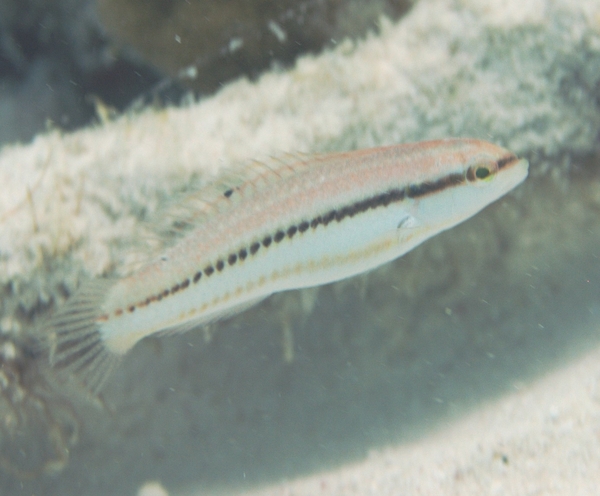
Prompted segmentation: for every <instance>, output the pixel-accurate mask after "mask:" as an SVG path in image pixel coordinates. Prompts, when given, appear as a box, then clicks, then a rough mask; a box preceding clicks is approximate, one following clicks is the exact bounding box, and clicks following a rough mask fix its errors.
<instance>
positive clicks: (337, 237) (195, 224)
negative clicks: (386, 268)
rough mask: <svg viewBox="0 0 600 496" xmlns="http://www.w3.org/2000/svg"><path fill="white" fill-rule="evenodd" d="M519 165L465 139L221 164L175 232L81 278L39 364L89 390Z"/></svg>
mask: <svg viewBox="0 0 600 496" xmlns="http://www.w3.org/2000/svg"><path fill="white" fill-rule="evenodd" d="M527 171H528V163H527V161H526V160H524V159H519V158H517V157H516V156H515V155H514V154H513V153H511V152H510V151H508V150H506V149H504V148H500V147H498V146H496V145H493V144H491V143H487V142H484V141H479V140H473V139H450V140H440V141H430V142H422V143H414V144H404V145H396V146H388V147H380V148H373V149H369V150H360V151H354V152H348V153H334V154H329V155H318V156H299V157H294V158H289V159H286V160H281V161H280V162H277V163H269V164H262V165H260V164H259V165H254V166H251V167H248V168H246V170H245V171H242V172H239V171H238V172H236V173H228V174H227V175H226V176H223V177H222V178H221V179H220V180H218V181H216V182H214V183H213V184H211V185H209V186H207V187H205V188H203V189H201V190H200V191H198V192H197V193H195V194H193V195H191V196H190V197H189V198H188V199H187V200H186V201H184V202H182V205H181V208H180V210H181V212H183V214H182V217H181V220H182V221H181V222H180V224H181V225H183V226H185V227H187V228H181V229H179V230H178V231H177V235H176V236H174V238H175V240H174V241H171V242H170V245H169V246H165V248H164V250H162V252H161V253H160V254H159V255H158V256H156V257H154V258H152V259H151V260H149V261H148V262H147V263H146V264H145V265H144V266H142V267H141V268H140V269H139V270H136V271H134V272H133V273H131V274H130V275H128V276H127V277H124V278H120V279H98V280H96V281H92V282H89V283H87V284H84V285H83V286H82V287H81V288H80V289H79V290H78V291H77V292H76V293H75V294H74V295H73V297H72V298H70V299H69V300H68V301H67V303H66V304H65V305H64V306H63V307H62V308H60V309H59V310H58V311H57V312H56V313H55V315H54V316H53V317H51V319H50V320H49V321H48V322H47V323H46V325H45V326H44V327H45V329H44V332H45V334H46V336H47V338H48V343H49V354H50V361H51V363H52V364H53V366H54V367H56V368H58V369H63V370H67V371H69V372H72V373H73V374H75V375H76V376H77V377H78V378H79V380H80V382H81V383H82V384H83V385H84V386H85V387H86V388H87V389H88V390H89V391H91V392H92V393H96V392H98V391H99V390H100V388H101V386H102V385H103V383H104V382H105V379H106V377H107V375H108V372H109V371H110V370H111V369H112V368H113V366H114V365H115V364H116V363H117V362H118V359H119V358H120V357H122V356H123V355H125V353H127V351H129V350H130V349H131V348H132V347H133V346H134V345H135V344H136V343H137V342H138V341H139V340H140V339H142V338H144V337H145V336H149V335H151V334H156V333H175V332H183V331H186V330H188V329H191V328H194V327H197V326H200V325H203V324H206V323H209V322H213V321H215V320H218V319H222V318H224V317H226V316H230V315H232V314H234V313H237V312H239V311H241V310H243V309H246V308H248V307H249V306H251V305H253V304H255V303H257V302H258V301H260V300H262V299H263V298H265V297H267V296H269V295H271V294H273V293H276V292H278V291H284V290H289V289H295V288H304V287H309V286H316V285H320V284H326V283H329V282H332V281H337V280H340V279H343V278H347V277H350V276H353V275H355V274H359V273H361V272H364V271H367V270H370V269H373V268H374V267H377V266H379V265H381V264H384V263H386V262H388V261H390V260H393V259H395V258H397V257H399V256H400V255H402V254H404V253H406V252H407V251H409V250H411V249H412V248H414V247H415V246H417V245H418V244H420V243H422V242H423V241H425V240H426V239H428V238H430V237H431V236H433V235H435V234H437V233H439V232H441V231H444V230H446V229H448V228H450V227H453V226H455V225H456V224H458V223H460V222H462V221H464V220H465V219H468V218H469V217H471V216H472V215H474V214H475V213H477V212H478V211H480V210H481V209H482V208H484V207H485V206H486V205H488V204H489V203H491V202H493V201H495V200H497V199H498V198H500V197H501V196H503V195H504V194H505V193H507V192H508V191H510V190H511V189H513V188H514V187H515V186H516V185H518V184H519V183H521V181H523V180H524V179H525V177H526V176H527Z"/></svg>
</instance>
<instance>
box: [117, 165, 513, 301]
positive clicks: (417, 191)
mask: <svg viewBox="0 0 600 496" xmlns="http://www.w3.org/2000/svg"><path fill="white" fill-rule="evenodd" d="M515 160H518V159H517V157H516V156H515V155H512V154H511V155H508V156H506V157H503V158H501V159H500V160H498V162H497V165H498V168H502V167H505V166H506V165H507V164H509V163H511V162H513V161H515ZM466 180H467V179H466V176H465V174H463V173H452V174H448V175H447V176H444V177H442V178H440V179H438V180H437V181H433V182H432V181H424V182H422V183H419V184H410V185H408V186H406V187H405V188H392V189H390V190H388V191H386V192H385V193H379V194H377V195H373V196H371V197H369V198H365V199H363V200H360V201H357V202H354V203H351V204H349V205H346V206H344V207H341V208H339V209H337V210H329V211H327V212H325V213H323V214H321V215H317V216H316V217H314V218H312V219H311V220H310V221H307V220H303V221H301V222H300V223H299V224H292V225H290V226H288V227H287V229H285V230H282V229H279V230H277V231H276V232H275V233H274V234H272V235H267V236H265V237H264V238H263V239H262V242H258V241H255V242H253V243H252V244H250V246H246V247H242V248H240V250H239V251H238V252H237V253H231V254H229V255H228V256H227V257H224V258H223V259H218V260H217V262H216V264H215V265H214V266H213V265H210V264H209V265H207V266H206V267H205V268H204V270H203V271H202V270H199V271H197V272H196V273H195V275H194V276H193V278H192V281H193V282H194V283H197V282H198V281H199V280H200V278H201V277H202V273H203V272H204V274H205V275H206V276H210V275H212V274H213V273H215V268H216V270H217V271H219V272H221V271H222V270H224V269H225V261H224V260H227V262H228V264H229V265H234V264H235V263H236V262H237V260H240V261H243V260H245V259H246V257H247V256H248V254H250V255H254V254H255V253H256V252H257V251H258V250H259V248H260V246H261V244H262V246H264V247H265V248H268V247H269V246H271V244H272V242H273V241H274V242H275V243H279V242H281V241H282V240H283V239H284V238H285V237H286V235H287V236H288V237H289V238H290V239H291V238H292V237H293V236H294V235H295V234H296V233H304V232H306V231H307V230H308V229H309V227H310V228H313V229H316V228H317V227H319V226H320V225H323V226H324V227H326V226H327V225H328V224H329V223H331V222H334V221H335V222H341V221H342V220H344V219H345V218H346V217H354V216H355V215H358V214H360V213H363V212H366V211H367V210H371V209H376V208H379V207H387V206H388V205H390V204H392V203H398V202H401V201H403V200H404V199H405V198H412V199H414V198H421V197H423V196H427V195H429V194H431V193H435V192H438V191H442V190H444V189H446V188H451V187H453V186H458V185H459V184H463V183H465V182H466ZM189 285H190V279H185V280H184V281H183V282H182V283H180V284H176V285H175V286H173V287H172V288H171V289H170V290H168V289H167V290H165V291H163V292H162V293H159V294H158V295H157V296H156V297H155V298H153V299H150V298H148V299H146V302H145V304H146V305H148V304H150V303H152V301H154V300H157V301H160V300H161V299H162V298H163V297H165V296H168V295H169V293H175V292H177V291H180V290H182V289H185V288H187V287H188V286H189ZM133 310H135V307H133V309H131V308H129V311H133Z"/></svg>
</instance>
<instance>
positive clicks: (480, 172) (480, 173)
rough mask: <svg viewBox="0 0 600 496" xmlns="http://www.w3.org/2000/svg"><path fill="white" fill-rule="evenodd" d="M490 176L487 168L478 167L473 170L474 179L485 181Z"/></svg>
mask: <svg viewBox="0 0 600 496" xmlns="http://www.w3.org/2000/svg"><path fill="white" fill-rule="evenodd" d="M490 174H491V172H490V170H489V169H488V168H487V167H484V166H482V165H480V166H479V167H476V168H475V177H476V178H477V179H485V178H486V177H488V176H489V175H490Z"/></svg>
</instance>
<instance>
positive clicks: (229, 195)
mask: <svg viewBox="0 0 600 496" xmlns="http://www.w3.org/2000/svg"><path fill="white" fill-rule="evenodd" d="M313 158H315V156H314V155H308V154H302V153H297V154H291V153H287V154H283V155H280V156H277V157H271V158H269V159H267V160H262V161H259V160H253V161H252V162H250V163H247V164H245V165H244V166H242V167H235V168H231V169H227V170H225V171H224V172H222V173H221V174H219V175H217V176H216V177H214V178H213V179H212V180H210V181H209V182H208V183H207V184H206V185H205V186H203V187H201V188H199V189H197V190H196V191H193V192H187V193H184V194H182V195H181V196H180V197H179V198H176V199H174V200H173V201H171V202H170V204H169V206H168V207H167V208H166V209H165V210H164V211H163V212H162V213H161V214H160V218H158V220H157V221H156V222H154V223H151V224H150V225H149V226H148V231H149V232H150V233H152V234H153V235H151V236H150V237H151V238H152V239H153V241H154V242H153V243H152V245H153V248H154V249H155V250H156V251H160V250H164V249H165V248H168V247H169V246H171V245H173V244H174V243H175V242H176V241H177V240H179V239H180V238H181V237H183V236H185V235H186V234H187V233H188V232H189V231H190V230H192V229H196V228H198V227H199V226H201V225H202V224H203V223H204V222H206V220H207V219H209V218H210V217H211V216H212V215H214V214H215V213H217V212H220V211H223V210H224V209H227V208H230V207H231V204H232V203H235V202H238V201H240V200H242V199H243V198H247V197H248V196H249V195H250V196H251V195H254V194H256V193H258V192H261V191H264V190H265V189H266V188H268V187H270V186H272V185H273V184H274V183H276V182H277V181H279V180H281V179H283V178H285V177H289V176H291V175H293V174H296V173H297V172H298V170H299V169H302V168H303V167H304V166H306V165H308V163H309V161H311V160H312V159H313Z"/></svg>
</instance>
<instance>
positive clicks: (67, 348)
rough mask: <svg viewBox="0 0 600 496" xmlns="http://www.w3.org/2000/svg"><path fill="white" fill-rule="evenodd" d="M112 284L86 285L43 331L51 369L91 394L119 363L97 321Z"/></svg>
mask: <svg viewBox="0 0 600 496" xmlns="http://www.w3.org/2000/svg"><path fill="white" fill-rule="evenodd" d="M113 284H114V281H111V280H109V279H96V280H94V281H90V282H88V283H85V284H84V285H83V286H82V287H80V288H79V289H78V290H77V292H76V293H75V294H74V295H73V296H72V297H71V298H70V299H69V300H68V301H67V302H66V303H65V305H64V306H63V307H62V308H59V309H58V310H57V311H56V313H55V314H54V315H53V316H52V317H51V318H50V320H49V321H48V322H47V323H46V324H45V326H44V328H43V329H42V331H43V333H44V340H45V341H46V343H47V346H48V348H49V355H50V364H51V365H52V367H53V368H54V369H56V370H57V371H59V372H66V373H67V374H69V375H71V376H74V377H75V378H76V379H77V381H78V382H79V383H80V384H81V385H82V386H83V387H84V388H85V389H86V390H87V391H89V392H90V393H91V394H92V395H97V394H98V393H99V392H100V389H101V388H102V386H103V385H104V383H105V381H106V379H107V378H108V375H109V374H110V372H111V370H112V369H113V368H114V367H115V365H116V364H117V363H118V361H119V355H117V354H115V353H114V352H112V351H110V350H109V349H108V348H107V347H106V344H105V343H104V339H103V336H102V334H101V332H100V330H99V327H98V322H97V319H98V317H99V316H100V315H101V312H102V310H101V305H102V302H103V301H104V298H105V297H106V293H107V291H108V290H109V289H110V287H111V286H112V285H113Z"/></svg>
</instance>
